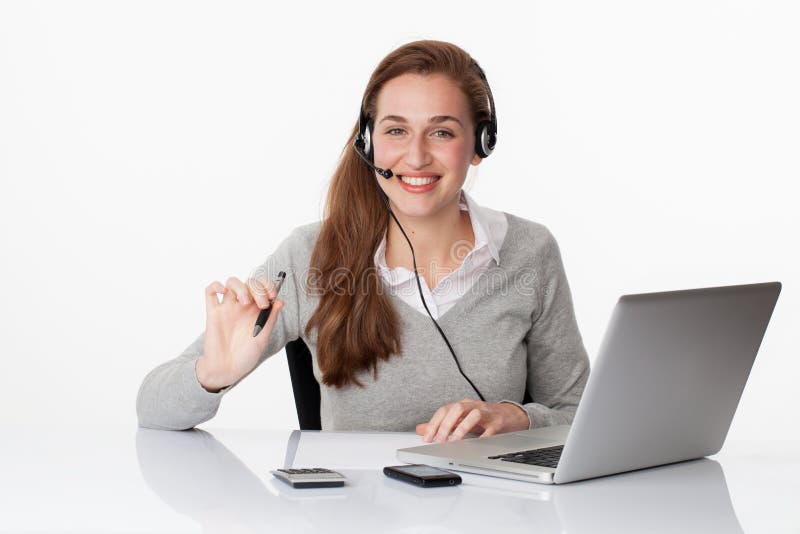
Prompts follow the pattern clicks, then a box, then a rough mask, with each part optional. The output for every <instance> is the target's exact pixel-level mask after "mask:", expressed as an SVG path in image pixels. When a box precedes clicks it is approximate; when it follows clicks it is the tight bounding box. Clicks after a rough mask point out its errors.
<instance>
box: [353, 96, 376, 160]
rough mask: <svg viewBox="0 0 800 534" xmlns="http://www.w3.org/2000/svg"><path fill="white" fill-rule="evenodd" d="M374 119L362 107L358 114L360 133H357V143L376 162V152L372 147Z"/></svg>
mask: <svg viewBox="0 0 800 534" xmlns="http://www.w3.org/2000/svg"><path fill="white" fill-rule="evenodd" d="M372 128H373V123H372V119H369V118H367V117H366V115H364V110H363V109H362V110H361V112H360V113H359V115H358V134H356V139H355V145H356V147H357V148H360V149H361V151H362V152H363V153H364V155H365V156H367V159H368V160H369V161H370V162H374V159H375V158H374V154H373V149H372Z"/></svg>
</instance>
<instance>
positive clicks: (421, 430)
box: [417, 423, 428, 436]
mask: <svg viewBox="0 0 800 534" xmlns="http://www.w3.org/2000/svg"><path fill="white" fill-rule="evenodd" d="M427 428H428V423H420V424H418V425H417V434H419V435H420V436H424V435H425V430H426V429H427Z"/></svg>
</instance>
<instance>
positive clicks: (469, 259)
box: [374, 190, 508, 319]
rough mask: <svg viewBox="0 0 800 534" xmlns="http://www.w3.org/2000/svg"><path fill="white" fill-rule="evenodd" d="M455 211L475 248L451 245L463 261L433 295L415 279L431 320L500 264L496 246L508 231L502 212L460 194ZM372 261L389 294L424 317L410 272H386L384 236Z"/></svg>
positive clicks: (445, 278)
mask: <svg viewBox="0 0 800 534" xmlns="http://www.w3.org/2000/svg"><path fill="white" fill-rule="evenodd" d="M458 207H459V208H460V209H461V210H463V211H466V212H467V213H469V218H470V221H471V222H472V232H473V234H474V235H475V244H474V246H471V244H469V243H455V244H453V246H452V247H451V253H452V254H453V255H454V256H455V257H461V256H463V258H464V259H463V261H462V262H461V264H460V265H459V266H458V267H457V268H456V269H455V270H454V271H452V272H449V273H447V274H446V276H445V277H444V278H442V279H441V280H440V281H439V284H438V285H437V286H436V287H435V288H434V289H433V291H431V290H430V289H429V288H428V285H427V284H426V283H425V277H424V276H423V275H422V274H420V275H419V279H420V284H421V286H422V293H423V295H424V296H425V302H426V303H427V304H428V309H429V310H430V312H431V315H432V316H433V318H434V319H438V318H439V317H440V316H442V315H444V314H445V313H446V312H447V310H449V309H450V308H452V307H453V305H454V304H455V303H456V301H457V300H458V299H459V298H460V297H461V296H463V295H464V294H466V292H467V291H469V289H470V288H471V287H472V284H473V283H474V282H475V281H476V280H477V279H478V277H479V276H480V275H481V274H482V273H483V272H485V271H486V269H487V268H488V267H489V265H490V264H491V261H492V260H494V261H495V262H496V263H497V264H498V265H499V264H500V255H499V250H500V245H502V243H503V239H505V236H506V231H507V230H508V221H507V220H506V216H505V214H504V213H503V212H500V211H496V210H493V209H489V208H484V207H481V206H479V205H478V204H476V203H475V201H474V200H473V199H472V197H470V196H469V195H468V194H467V193H466V192H465V191H464V190H462V191H461V198H460V201H459V204H458ZM390 223H391V224H394V221H393V220H391V219H390ZM407 245H408V244H407V243H406V246H407ZM465 254H466V255H465ZM374 260H375V266H376V267H377V268H378V270H379V271H380V272H381V276H382V277H383V279H384V280H385V281H386V284H387V286H388V288H389V290H390V291H391V292H392V294H395V295H397V296H398V297H399V298H401V299H402V300H403V301H404V302H406V303H407V304H408V305H410V306H411V307H413V308H415V309H416V310H418V311H419V312H420V313H422V314H424V315H427V312H426V311H425V308H424V306H423V305H422V300H421V299H420V297H419V289H418V287H417V280H416V278H415V276H414V271H411V270H409V269H406V268H405V267H395V268H394V269H389V267H388V266H387V265H386V235H385V234H384V236H383V239H382V240H381V242H380V244H379V245H378V248H377V250H376V251H375V258H374ZM418 267H419V266H418ZM434 268H435V267H434Z"/></svg>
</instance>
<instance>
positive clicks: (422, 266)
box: [386, 196, 475, 289]
mask: <svg viewBox="0 0 800 534" xmlns="http://www.w3.org/2000/svg"><path fill="white" fill-rule="evenodd" d="M459 200H460V196H459V197H456V199H455V202H453V203H452V204H451V205H449V206H446V207H444V208H442V209H441V210H439V212H438V213H436V214H434V215H431V216H429V217H404V216H403V215H402V214H400V213H398V212H397V211H395V210H393V211H394V212H395V216H396V217H397V220H399V221H400V224H402V225H403V229H404V230H405V232H406V235H408V238H409V239H410V240H411V244H412V245H413V246H414V255H415V257H416V260H417V269H418V271H419V274H420V275H424V276H425V278H426V281H427V282H428V285H429V287H430V288H431V289H433V288H434V287H436V285H437V284H438V281H439V280H440V279H442V278H444V277H445V276H447V274H448V273H449V272H452V271H453V270H455V269H456V268H457V267H458V266H459V265H461V262H462V260H463V258H464V256H465V255H466V253H467V252H468V251H470V250H472V247H473V246H474V245H475V235H474V233H473V231H472V223H471V221H470V215H469V213H468V212H466V211H462V210H461V208H460V207H459ZM386 265H387V266H388V267H389V268H390V269H394V268H395V267H399V266H402V267H405V268H406V269H408V270H410V271H413V270H414V264H413V262H412V258H411V250H410V249H409V248H408V242H407V241H406V239H405V238H404V237H403V234H402V232H400V229H399V228H398V227H397V224H396V223H395V222H394V220H393V219H391V218H390V219H389V229H388V231H387V236H386Z"/></svg>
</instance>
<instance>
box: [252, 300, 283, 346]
mask: <svg viewBox="0 0 800 534" xmlns="http://www.w3.org/2000/svg"><path fill="white" fill-rule="evenodd" d="M283 304H284V302H283V301H282V300H276V301H275V302H273V303H272V311H271V312H270V314H269V318H268V319H267V322H266V323H265V324H264V328H262V329H261V331H260V332H259V333H258V335H257V336H256V340H257V341H260V342H266V341H267V340H268V339H269V335H270V334H271V333H272V329H273V328H275V322H276V321H277V320H278V314H279V313H280V311H281V310H282V309H283Z"/></svg>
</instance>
